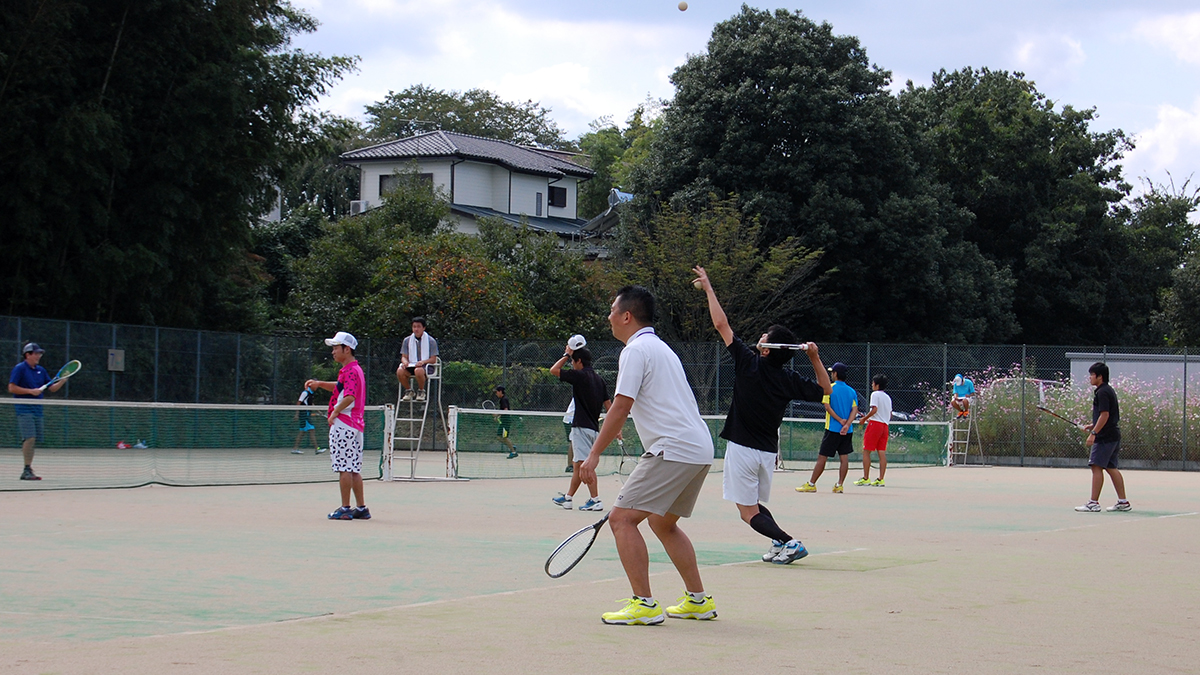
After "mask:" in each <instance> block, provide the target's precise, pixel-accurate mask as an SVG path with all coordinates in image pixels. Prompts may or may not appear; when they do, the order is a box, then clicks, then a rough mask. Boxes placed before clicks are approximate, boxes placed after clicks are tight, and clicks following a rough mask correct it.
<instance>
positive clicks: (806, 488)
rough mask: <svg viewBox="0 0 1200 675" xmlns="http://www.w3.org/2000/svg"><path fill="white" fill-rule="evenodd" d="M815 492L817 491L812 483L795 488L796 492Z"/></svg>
mask: <svg viewBox="0 0 1200 675" xmlns="http://www.w3.org/2000/svg"><path fill="white" fill-rule="evenodd" d="M816 491H817V486H816V485H813V484H812V483H805V484H804V485H801V486H800V487H798V488H796V492H816Z"/></svg>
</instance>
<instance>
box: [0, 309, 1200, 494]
mask: <svg viewBox="0 0 1200 675" xmlns="http://www.w3.org/2000/svg"><path fill="white" fill-rule="evenodd" d="M30 341H33V342H37V343H39V344H40V345H41V346H42V347H43V348H44V349H45V350H46V355H45V357H44V363H43V365H45V366H46V368H47V369H48V370H50V371H51V372H53V371H54V370H55V369H56V368H58V366H59V365H61V364H62V363H63V362H66V361H67V360H70V359H79V360H80V361H82V362H83V363H84V369H83V371H82V372H81V373H80V374H79V375H77V376H75V377H74V378H72V379H71V380H69V383H68V385H67V386H66V387H65V388H64V390H63V391H62V392H61V395H63V396H66V397H68V398H85V399H99V400H114V401H168V402H181V403H186V402H197V403H250V404H253V403H288V402H291V401H294V400H295V398H296V396H297V395H298V394H299V392H300V389H301V387H302V386H303V382H304V380H305V379H307V378H309V377H317V378H321V379H332V378H333V377H334V376H335V373H336V370H337V366H336V364H335V363H333V361H332V360H331V359H330V356H329V349H328V348H327V347H326V346H325V345H324V343H323V342H322V340H321V339H320V338H295V337H273V336H262V335H239V334H233V333H216V332H209V331H190V330H178V329H170V328H155V327H147V326H127V325H119V324H101V323H87V322H69V321H57V320H50V319H30V318H18V317H0V349H2V350H4V351H5V352H7V353H8V354H10V355H12V362H13V363H14V364H15V363H16V361H17V360H18V359H20V351H21V345H22V344H24V343H25V342H30ZM564 342H565V341H561V342H538V341H516V340H441V341H440V345H439V346H440V350H441V356H442V359H443V361H444V364H445V365H444V370H443V393H442V403H443V404H444V405H458V406H463V407H472V408H475V407H479V405H480V404H481V403H482V401H483V400H485V399H487V398H489V397H492V396H493V394H492V391H493V389H494V387H495V386H496V385H500V384H502V385H504V386H505V388H506V390H507V394H508V397H509V399H510V400H511V401H512V404H513V407H514V408H518V409H525V410H551V411H557V410H565V409H566V407H567V404H568V403H569V402H570V397H571V388H570V387H569V386H567V385H564V384H562V383H560V382H559V381H558V380H557V379H555V378H554V377H552V376H551V375H550V372H549V367H550V366H551V365H552V364H553V363H554V362H555V361H556V360H557V359H558V358H559V356H561V355H562V353H563V344H564ZM671 346H672V348H674V349H675V351H676V353H678V354H679V357H680V359H681V360H682V362H683V365H684V369H685V370H686V371H687V374H688V379H689V381H690V382H691V384H692V388H693V391H694V392H695V395H696V400H697V402H698V404H699V407H700V411H701V412H702V413H704V414H721V413H723V412H724V411H726V410H728V408H729V401H730V397H731V396H732V391H733V362H732V360H731V359H730V357H729V355H728V353H727V352H726V350H725V349H724V347H723V346H722V345H720V344H719V343H717V342H704V343H681V344H672V345H671ZM621 347H622V345H621V344H620V343H619V342H616V341H612V340H609V341H599V340H593V341H592V342H591V343H589V345H588V348H589V349H590V350H591V351H592V354H593V356H594V358H595V368H596V370H597V371H598V372H600V374H601V375H603V376H604V378H605V381H607V382H608V384H609V388H610V390H611V388H612V386H613V385H614V384H615V382H616V372H617V359H618V356H619V354H620V350H621ZM110 350H121V351H122V355H123V357H124V358H123V370H110V369H109V368H108V365H109V363H110V360H109V351H110ZM1196 351H1197V350H1195V349H1191V350H1190V352H1189V349H1188V348H1146V347H1129V348H1126V347H1114V346H1100V347H1096V346H1053V347H1050V346H1036V347H1035V346H1023V345H944V344H908V345H901V344H826V345H821V347H820V355H821V358H822V360H823V361H824V363H825V365H827V366H828V365H832V364H833V363H834V362H837V361H841V362H842V363H845V364H846V366H847V367H848V368H849V373H848V377H847V383H848V384H850V386H852V387H854V389H855V390H857V391H858V392H859V395H860V397H861V399H862V401H864V402H865V401H866V400H867V398H868V397H869V395H870V389H871V386H870V379H871V377H872V376H873V375H876V374H883V375H886V376H887V377H888V386H887V391H888V393H889V394H890V395H891V397H892V400H893V405H894V408H895V411H896V413H897V417H901V418H912V419H925V420H942V421H944V420H947V419H949V413H948V410H949V408H948V402H949V396H950V394H949V384H948V383H949V382H950V381H951V380H952V379H953V378H954V376H955V375H957V374H963V375H964V376H966V377H968V378H970V379H972V380H973V381H974V383H975V387H976V389H977V394H976V396H975V404H974V412H973V415H974V418H975V426H974V429H975V432H976V433H977V434H978V436H977V440H978V445H979V446H982V448H983V455H984V457H983V461H986V462H989V463H997V464H1019V465H1066V466H1076V465H1083V464H1086V459H1087V454H1086V451H1085V449H1084V447H1083V434H1082V433H1081V432H1080V431H1079V430H1078V429H1075V428H1074V427H1072V426H1070V425H1069V424H1066V423H1064V422H1062V421H1060V420H1058V419H1056V418H1054V417H1051V416H1050V415H1048V414H1045V413H1043V412H1041V411H1040V410H1039V409H1038V407H1039V406H1041V407H1044V408H1048V409H1051V410H1054V411H1055V412H1057V413H1059V414H1061V415H1063V416H1064V417H1067V418H1068V419H1073V420H1079V421H1081V422H1082V421H1086V422H1090V421H1091V389H1090V387H1088V386H1087V377H1086V375H1087V368H1088V366H1090V365H1091V364H1092V363H1094V362H1096V361H1105V362H1107V363H1108V364H1109V367H1110V368H1111V370H1112V380H1113V385H1114V387H1115V388H1116V390H1117V394H1118V397H1119V399H1120V404H1121V413H1122V414H1121V423H1120V426H1121V431H1122V450H1121V461H1122V462H1123V464H1124V465H1125V466H1130V467H1138V468H1161V469H1176V470H1178V469H1186V470H1197V469H1200V442H1198V441H1197V439H1196V436H1197V435H1200V434H1198V433H1197V428H1198V427H1200V424H1198V422H1200V400H1198V398H1200V355H1196ZM357 353H358V359H359V361H360V362H361V363H362V367H363V371H364V372H365V374H366V376H367V383H368V394H367V398H368V401H369V402H370V403H372V404H377V403H386V402H390V401H393V400H395V397H396V391H397V385H396V375H395V372H396V368H397V366H398V365H399V358H400V340H399V339H370V338H364V339H362V340H361V341H360V342H359V347H358V350H357ZM1189 353H1190V354H1192V355H1193V356H1189ZM793 366H794V367H796V368H797V369H799V370H800V372H802V373H804V372H805V371H807V369H808V364H807V362H806V360H805V359H804V357H799V360H798V361H797V362H794V363H793ZM822 415H823V408H822V407H821V406H820V404H807V403H799V402H797V403H794V404H793V409H792V411H791V416H794V417H820V416H822ZM975 440H976V439H973V441H972V446H973V447H975V445H976V443H975Z"/></svg>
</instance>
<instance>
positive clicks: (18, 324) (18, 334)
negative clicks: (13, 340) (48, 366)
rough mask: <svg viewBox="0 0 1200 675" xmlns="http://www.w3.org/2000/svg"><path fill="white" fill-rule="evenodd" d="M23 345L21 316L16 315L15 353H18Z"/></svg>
mask: <svg viewBox="0 0 1200 675" xmlns="http://www.w3.org/2000/svg"><path fill="white" fill-rule="evenodd" d="M24 346H25V343H24V342H21V317H19V316H18V317H17V353H18V354H20V353H21V349H22V348H23V347H24ZM21 356H22V357H24V356H25V355H24V354H21Z"/></svg>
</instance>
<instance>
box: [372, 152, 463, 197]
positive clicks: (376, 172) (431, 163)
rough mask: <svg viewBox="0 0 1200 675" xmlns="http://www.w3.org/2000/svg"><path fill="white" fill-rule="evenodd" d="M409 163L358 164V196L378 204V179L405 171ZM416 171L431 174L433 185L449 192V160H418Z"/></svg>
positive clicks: (410, 163) (409, 165)
mask: <svg viewBox="0 0 1200 675" xmlns="http://www.w3.org/2000/svg"><path fill="white" fill-rule="evenodd" d="M411 165H412V162H363V163H362V164H360V165H359V169H360V170H361V171H362V174H361V175H362V181H361V182H360V183H359V186H358V194H359V197H358V198H359V199H365V200H367V201H369V202H371V204H372V205H373V206H374V205H378V204H379V203H380V202H381V201H382V200H381V199H380V198H379V179H380V178H381V177H383V176H390V175H392V174H394V173H396V172H397V171H407V170H408V169H409V168H410V167H411ZM460 168H461V166H460ZM417 173H430V174H433V184H434V186H435V187H438V188H441V189H442V190H445V191H446V194H449V193H450V160H448V159H435V160H421V161H418V162H417Z"/></svg>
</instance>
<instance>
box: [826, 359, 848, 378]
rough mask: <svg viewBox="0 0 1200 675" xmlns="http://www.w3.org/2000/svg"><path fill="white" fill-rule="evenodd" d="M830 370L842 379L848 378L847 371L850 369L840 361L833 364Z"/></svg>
mask: <svg viewBox="0 0 1200 675" xmlns="http://www.w3.org/2000/svg"><path fill="white" fill-rule="evenodd" d="M829 370H830V372H834V373H837V374H838V377H839V378H841V377H846V371H848V370H849V368H847V367H846V364H844V363H842V362H841V361H838V362H837V363H835V364H833V365H832V366H829Z"/></svg>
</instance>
